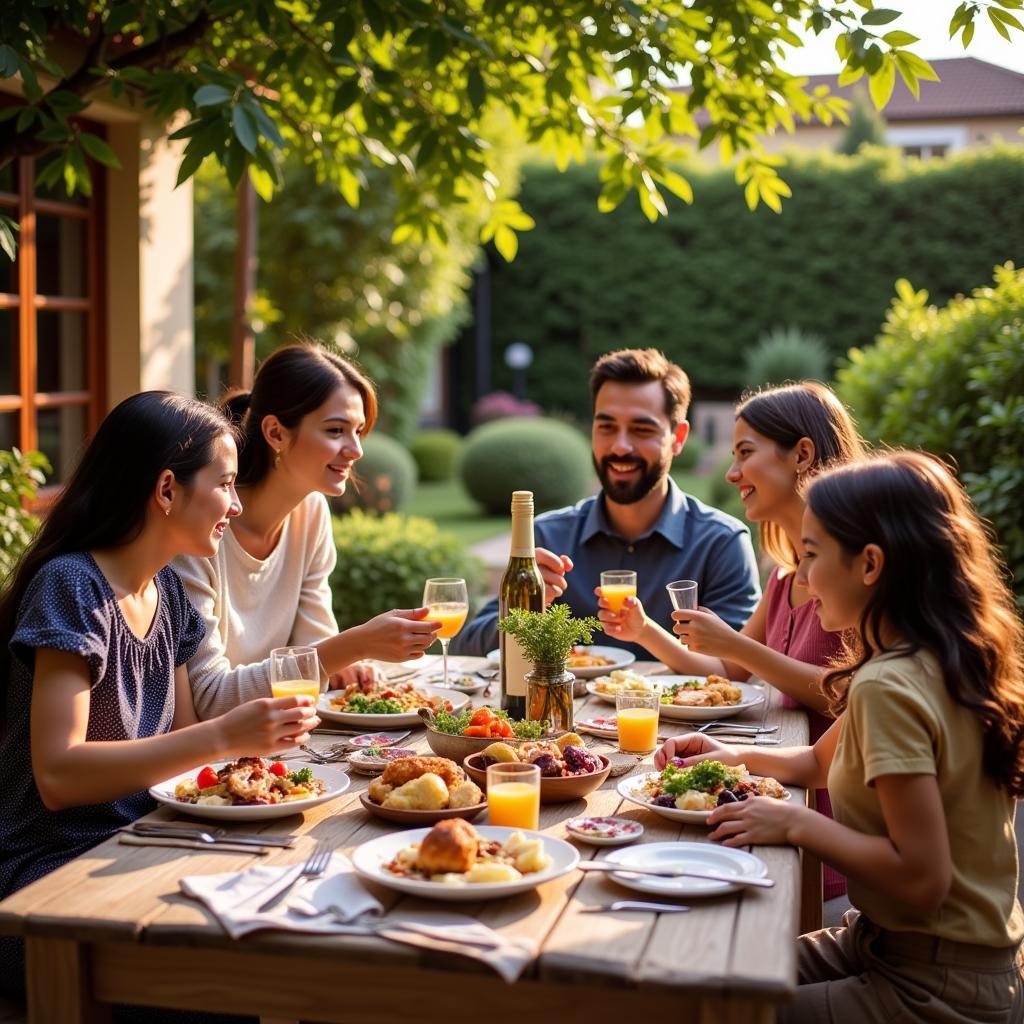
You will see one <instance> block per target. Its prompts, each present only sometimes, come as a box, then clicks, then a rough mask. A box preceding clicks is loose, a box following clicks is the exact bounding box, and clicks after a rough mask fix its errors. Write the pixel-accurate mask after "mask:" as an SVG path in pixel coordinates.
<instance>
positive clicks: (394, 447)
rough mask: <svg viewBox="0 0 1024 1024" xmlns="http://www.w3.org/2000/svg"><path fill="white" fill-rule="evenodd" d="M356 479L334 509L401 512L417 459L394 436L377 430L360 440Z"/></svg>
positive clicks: (413, 484)
mask: <svg viewBox="0 0 1024 1024" xmlns="http://www.w3.org/2000/svg"><path fill="white" fill-rule="evenodd" d="M355 475H356V479H355V481H352V482H350V483H349V485H348V487H347V488H346V490H345V493H344V494H343V495H342V496H341V497H340V498H332V499H331V506H332V508H333V509H334V510H335V511H336V512H347V511H348V510H349V509H353V508H361V509H365V510H367V511H369V512H376V513H378V514H382V513H384V512H400V511H401V510H402V507H403V506H404V505H405V503H406V502H407V501H408V500H409V498H410V497H411V496H412V492H413V489H414V488H415V487H416V479H417V473H416V460H415V459H414V458H413V457H412V456H411V455H410V454H409V452H408V451H407V450H406V449H405V448H404V447H403V446H402V445H400V444H399V443H398V442H397V441H396V440H395V439H394V438H393V437H388V435H387V434H381V433H377V432H376V431H375V432H374V433H372V434H370V435H368V436H367V437H366V438H364V440H363V457H362V458H361V459H360V460H359V461H358V462H357V463H356V464H355Z"/></svg>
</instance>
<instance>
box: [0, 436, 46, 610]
mask: <svg viewBox="0 0 1024 1024" xmlns="http://www.w3.org/2000/svg"><path fill="white" fill-rule="evenodd" d="M50 469H51V467H50V462H49V460H48V459H47V458H46V456H45V455H44V454H43V453H42V452H24V453H23V452H21V451H19V450H18V449H17V448H12V449H10V450H9V451H7V450H2V451H0V590H2V589H3V588H4V586H5V584H6V582H7V578H8V577H9V576H10V574H11V570H12V569H13V568H14V566H15V565H16V564H17V562H18V559H19V558H21V555H22V553H23V552H24V550H25V548H27V547H28V546H29V544H30V543H31V542H32V538H33V536H34V535H35V532H36V529H37V527H38V526H39V520H38V519H37V518H36V517H35V516H34V515H33V514H32V513H31V512H28V511H26V509H25V505H26V504H27V503H28V502H31V501H33V500H34V499H35V496H36V494H37V493H38V490H39V488H40V487H41V486H42V485H43V483H44V482H45V480H46V477H45V474H46V473H49V472H50Z"/></svg>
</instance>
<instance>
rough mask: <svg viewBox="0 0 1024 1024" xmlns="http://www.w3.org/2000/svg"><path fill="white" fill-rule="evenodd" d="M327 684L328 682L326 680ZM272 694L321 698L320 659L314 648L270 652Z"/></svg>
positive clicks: (282, 648) (277, 648) (294, 648)
mask: <svg viewBox="0 0 1024 1024" xmlns="http://www.w3.org/2000/svg"><path fill="white" fill-rule="evenodd" d="M325 682H326V680H325ZM270 692H271V693H272V694H273V695H274V696H275V697H292V696H295V695H296V694H305V695H306V696H308V697H312V698H313V701H314V703H315V702H316V701H317V700H318V699H319V697H320V659H319V658H318V657H317V654H316V649H315V648H313V647H275V648H274V649H273V650H272V651H271V652H270Z"/></svg>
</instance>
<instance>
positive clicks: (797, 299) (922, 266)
mask: <svg viewBox="0 0 1024 1024" xmlns="http://www.w3.org/2000/svg"><path fill="white" fill-rule="evenodd" d="M687 173H689V174H691V177H692V180H693V186H694V193H695V196H696V199H695V201H694V203H693V205H692V206H686V205H685V204H683V203H682V202H680V201H678V200H675V199H674V198H673V197H671V196H668V197H666V199H667V202H668V204H669V207H670V215H669V216H668V217H666V218H662V219H659V220H658V221H657V223H655V224H650V223H648V222H647V220H646V219H645V218H644V217H643V215H642V214H641V212H640V210H639V208H638V207H637V205H636V204H635V203H634V202H632V201H631V200H629V199H627V200H626V201H625V202H624V203H623V205H622V206H621V207H620V208H619V209H617V210H616V211H614V212H613V213H611V214H602V213H599V212H598V210H597V204H596V196H597V194H598V192H599V191H600V183H599V181H598V177H597V169H596V167H594V166H592V165H588V166H580V167H576V168H570V169H569V170H568V171H567V172H566V173H564V174H560V173H558V172H557V171H556V170H555V169H554V168H552V167H547V166H533V167H529V168H527V169H526V171H525V173H524V179H523V190H522V194H521V196H520V201H521V202H522V204H523V206H524V207H525V209H526V210H527V211H528V212H529V213H530V215H531V216H532V217H533V218H534V219H535V220H536V222H537V227H536V228H535V229H534V230H532V231H527V232H524V233H523V235H522V236H521V237H520V247H519V255H518V256H517V257H516V259H515V261H514V262H513V263H510V264H505V263H504V262H502V261H500V259H497V258H495V259H493V260H492V266H491V271H492V307H493V314H492V324H493V352H494V356H493V361H492V364H493V366H494V374H495V380H494V386H495V387H496V388H498V387H504V388H510V387H511V371H509V370H508V369H507V368H506V367H505V366H504V364H503V361H502V359H501V353H502V352H503V351H504V349H505V347H506V346H507V345H509V344H510V343H511V342H514V341H526V342H529V344H530V345H531V346H532V347H533V351H534V363H533V365H532V366H531V367H530V370H529V374H528V394H529V397H530V398H532V399H533V400H535V401H537V402H539V403H540V404H541V405H542V406H543V407H544V408H545V409H546V410H549V411H550V410H564V411H567V412H570V413H572V414H573V415H575V416H577V417H578V418H579V419H580V420H581V421H583V422H587V421H589V419H590V401H589V396H588V394H587V373H588V371H589V369H590V366H591V365H592V364H593V362H594V360H595V359H596V358H597V357H598V356H599V355H601V354H602V353H604V352H607V351H610V350H612V349H614V348H619V347H622V346H626V345H653V346H657V347H659V348H662V349H664V351H665V352H667V353H668V354H669V355H670V356H671V357H672V358H673V359H676V360H677V361H678V362H679V363H680V364H681V365H682V366H683V367H684V368H685V369H686V370H687V372H688V373H689V374H690V376H691V377H692V379H693V381H694V384H695V385H696V386H697V387H698V388H699V389H702V390H704V391H705V392H708V391H713V392H717V393H718V394H720V395H726V394H728V395H729V396H731V395H732V394H733V393H735V391H737V390H739V389H740V388H741V387H742V386H743V385H744V384H745V381H744V379H743V378H744V372H743V370H744V362H745V359H744V356H745V353H746V351H747V350H748V349H749V348H751V347H752V346H753V345H754V344H755V343H756V341H757V339H758V338H759V337H760V336H761V335H762V334H764V333H766V332H767V331H769V330H771V329H772V328H773V327H775V326H777V325H780V324H791V325H793V326H794V327H798V328H801V329H802V330H804V331H807V332H810V333H813V334H817V335H819V336H820V337H822V338H823V339H824V340H825V342H826V344H827V346H828V349H829V353H830V355H832V356H833V357H837V356H840V355H842V354H843V353H845V352H846V350H847V349H849V348H850V347H852V346H855V345H865V344H870V342H871V340H872V339H873V338H874V336H875V334H876V333H877V331H878V325H879V324H880V323H881V322H882V319H883V317H884V315H885V310H886V308H887V306H888V304H889V298H890V296H891V295H892V289H893V283H894V282H895V281H896V279H897V278H900V277H908V276H909V277H912V278H913V280H914V282H915V284H916V285H917V286H918V287H922V288H926V289H927V290H928V292H929V294H930V295H931V296H932V298H933V299H934V300H935V301H938V302H945V301H948V300H949V299H950V298H951V297H952V296H954V295H956V294H957V293H958V292H966V291H968V290H969V289H970V288H972V287H973V286H974V285H975V284H976V283H977V282H978V281H983V280H986V279H987V278H988V276H989V275H990V273H991V268H992V267H993V265H995V264H997V263H1001V262H1003V261H1005V260H1007V259H1013V260H1015V261H1016V262H1017V263H1018V265H1020V264H1021V263H1024V149H1021V148H1020V147H998V148H993V149H986V150H975V151H971V152H969V153H965V154H960V155H957V156H955V157H952V158H950V159H947V160H933V161H927V162H922V161H919V160H908V159H903V158H902V157H900V156H899V155H898V154H896V153H894V152H892V151H880V150H877V149H871V150H867V151H866V152H864V153H862V154H860V155H858V156H855V157H844V156H838V155H835V154H814V155H807V154H804V155H800V154H792V155H791V163H790V165H789V166H788V167H787V168H786V179H787V181H789V183H790V184H791V185H792V187H793V198H792V199H789V200H786V201H785V204H784V206H783V212H782V215H781V216H779V215H777V214H774V213H772V212H771V211H770V210H767V209H766V208H764V207H759V208H758V210H757V211H756V212H754V213H751V212H750V211H749V210H748V209H747V208H746V206H745V205H744V202H743V198H742V196H741V195H740V193H739V191H738V190H737V189H736V183H735V181H734V180H733V176H732V172H731V171H728V170H716V171H700V170H694V171H688V172H687Z"/></svg>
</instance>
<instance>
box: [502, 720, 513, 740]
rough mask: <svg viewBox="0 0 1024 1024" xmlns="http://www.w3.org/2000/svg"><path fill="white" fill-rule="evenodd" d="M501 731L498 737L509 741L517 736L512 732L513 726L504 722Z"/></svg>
mask: <svg viewBox="0 0 1024 1024" xmlns="http://www.w3.org/2000/svg"><path fill="white" fill-rule="evenodd" d="M500 729H501V731H500V732H499V733H498V735H499V736H501V737H502V738H503V739H509V738H511V737H512V736H515V733H514V732H513V731H512V726H511V725H509V724H508V722H505V721H502V723H501V726H500Z"/></svg>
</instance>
